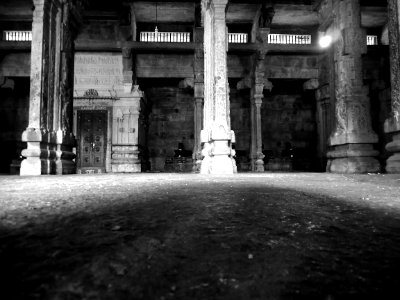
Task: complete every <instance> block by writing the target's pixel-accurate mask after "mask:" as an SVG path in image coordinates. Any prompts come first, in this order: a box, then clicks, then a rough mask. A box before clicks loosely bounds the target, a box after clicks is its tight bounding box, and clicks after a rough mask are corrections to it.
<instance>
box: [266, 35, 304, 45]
mask: <svg viewBox="0 0 400 300" xmlns="http://www.w3.org/2000/svg"><path fill="white" fill-rule="evenodd" d="M268 43H269V44H284V45H285V44H288V45H310V44H311V35H308V34H301V35H300V34H275V33H274V34H269V35H268Z"/></svg>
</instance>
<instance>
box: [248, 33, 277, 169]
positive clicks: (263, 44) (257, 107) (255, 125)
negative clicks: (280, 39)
mask: <svg viewBox="0 0 400 300" xmlns="http://www.w3.org/2000/svg"><path fill="white" fill-rule="evenodd" d="M269 32H270V29H269V28H258V30H257V33H256V34H257V38H256V46H257V53H256V54H255V55H254V56H253V74H252V79H253V80H252V82H253V83H252V87H251V96H250V97H251V104H250V117H251V154H250V160H251V170H252V171H255V172H264V160H263V159H264V157H265V156H264V154H263V153H262V150H263V149H262V127H261V104H262V99H263V97H264V95H263V91H264V89H269V90H271V89H272V84H271V82H269V81H268V80H266V79H265V78H264V76H265V65H264V60H265V55H266V54H267V51H268V34H269Z"/></svg>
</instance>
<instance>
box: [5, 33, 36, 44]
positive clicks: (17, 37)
mask: <svg viewBox="0 0 400 300" xmlns="http://www.w3.org/2000/svg"><path fill="white" fill-rule="evenodd" d="M3 41H10V42H14V41H17V42H29V41H32V31H16V30H13V31H3Z"/></svg>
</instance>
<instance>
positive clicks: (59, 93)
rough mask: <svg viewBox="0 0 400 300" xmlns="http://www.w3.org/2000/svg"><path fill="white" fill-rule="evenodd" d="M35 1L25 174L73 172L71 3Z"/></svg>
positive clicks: (23, 162)
mask: <svg viewBox="0 0 400 300" xmlns="http://www.w3.org/2000/svg"><path fill="white" fill-rule="evenodd" d="M33 4H34V12H33V23H32V46H31V57H32V59H31V87H30V103H29V125H28V128H27V129H26V130H25V131H24V132H23V134H22V140H23V141H26V142H27V149H24V150H23V151H22V155H23V156H24V157H26V159H24V160H23V161H22V163H21V171H20V174H21V175H40V174H55V173H57V174H66V173H73V172H74V171H75V168H74V163H73V161H72V160H73V158H74V157H75V155H74V153H72V146H73V143H74V137H73V135H72V133H71V131H72V126H71V125H72V96H73V95H72V85H73V48H72V47H73V38H74V37H73V35H72V34H70V32H71V28H72V24H71V17H70V5H71V4H69V3H68V2H64V1H63V2H61V1H58V0H52V1H50V0H34V1H33ZM61 41H62V42H61ZM71 57H72V58H71ZM71 59H72V60H71ZM60 81H61V83H59V82H60Z"/></svg>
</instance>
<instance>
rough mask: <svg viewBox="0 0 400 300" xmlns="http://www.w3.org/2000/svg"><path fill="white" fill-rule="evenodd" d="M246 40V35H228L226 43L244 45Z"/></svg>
mask: <svg viewBox="0 0 400 300" xmlns="http://www.w3.org/2000/svg"><path fill="white" fill-rule="evenodd" d="M247 40H248V34H247V33H228V42H229V43H236V44H245V43H247Z"/></svg>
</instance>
